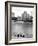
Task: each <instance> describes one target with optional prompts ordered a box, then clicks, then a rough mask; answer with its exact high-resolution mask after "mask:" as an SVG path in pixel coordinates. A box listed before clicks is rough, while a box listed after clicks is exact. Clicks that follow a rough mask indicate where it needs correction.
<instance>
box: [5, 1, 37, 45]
mask: <svg viewBox="0 0 38 46" xmlns="http://www.w3.org/2000/svg"><path fill="white" fill-rule="evenodd" d="M36 42H37V3H31V2H15V1H6V2H5V44H7V45H9V44H23V43H36Z"/></svg>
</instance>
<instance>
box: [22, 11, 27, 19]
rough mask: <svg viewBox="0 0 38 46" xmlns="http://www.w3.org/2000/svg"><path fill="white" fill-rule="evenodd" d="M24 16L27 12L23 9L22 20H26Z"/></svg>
mask: <svg viewBox="0 0 38 46" xmlns="http://www.w3.org/2000/svg"><path fill="white" fill-rule="evenodd" d="M26 18H27V12H26V11H24V13H23V14H22V20H26Z"/></svg>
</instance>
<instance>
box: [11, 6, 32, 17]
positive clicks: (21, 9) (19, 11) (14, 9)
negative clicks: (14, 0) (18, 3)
mask: <svg viewBox="0 0 38 46" xmlns="http://www.w3.org/2000/svg"><path fill="white" fill-rule="evenodd" d="M11 11H12V13H15V17H17V16H21V15H22V14H23V12H24V11H27V13H28V14H30V16H31V12H32V11H33V8H25V7H12V10H11Z"/></svg>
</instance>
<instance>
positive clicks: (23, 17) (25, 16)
mask: <svg viewBox="0 0 38 46" xmlns="http://www.w3.org/2000/svg"><path fill="white" fill-rule="evenodd" d="M32 18H33V17H32V16H30V14H28V13H27V12H26V11H24V13H23V14H22V20H24V21H31V20H32Z"/></svg>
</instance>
